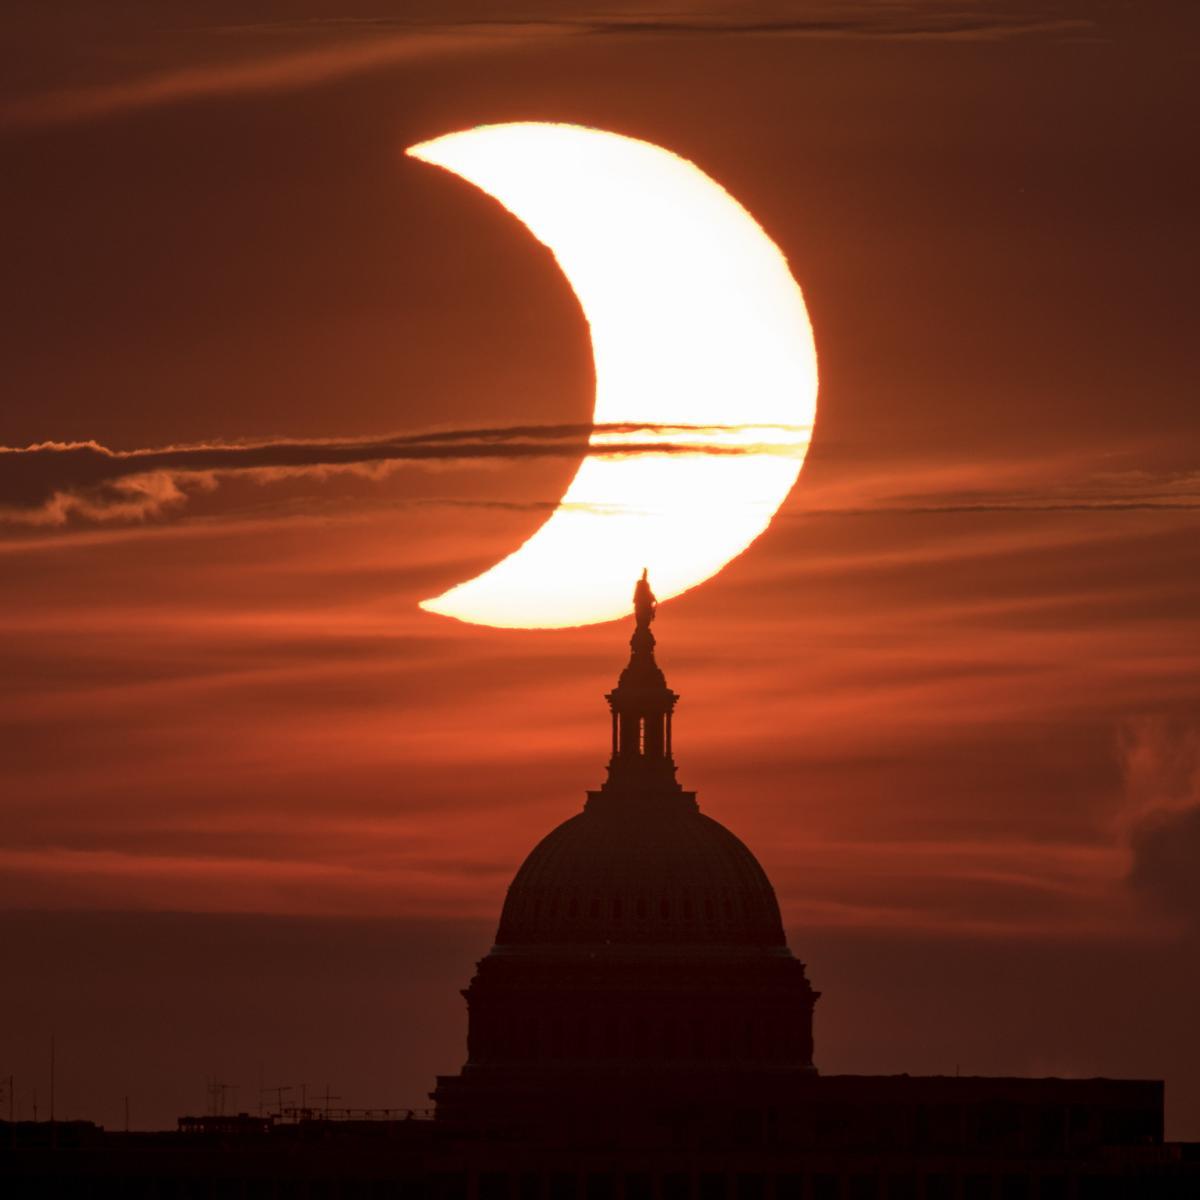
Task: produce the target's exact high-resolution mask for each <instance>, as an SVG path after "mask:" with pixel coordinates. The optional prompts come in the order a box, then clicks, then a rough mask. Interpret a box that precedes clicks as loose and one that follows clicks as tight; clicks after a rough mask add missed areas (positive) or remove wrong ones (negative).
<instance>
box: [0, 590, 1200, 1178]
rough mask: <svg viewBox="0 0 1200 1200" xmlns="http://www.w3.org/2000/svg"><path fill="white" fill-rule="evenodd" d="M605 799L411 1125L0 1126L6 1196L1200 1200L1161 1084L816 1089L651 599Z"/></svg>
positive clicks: (1197, 1165) (388, 1120)
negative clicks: (705, 783) (688, 722)
mask: <svg viewBox="0 0 1200 1200" xmlns="http://www.w3.org/2000/svg"><path fill="white" fill-rule="evenodd" d="M634 599H635V613H636V623H635V629H634V633H633V637H632V639H631V641H630V646H631V654H630V659H629V663H628V665H627V666H626V667H625V669H624V670H623V671H622V672H621V676H620V678H619V680H618V681H617V685H616V687H614V688H613V690H612V691H611V692H610V693H609V694H608V696H607V699H608V703H609V708H610V710H611V719H612V733H611V739H612V740H611V756H610V759H609V765H608V777H607V779H606V780H605V782H604V783H603V785H602V786H601V787H600V788H599V789H598V790H597V791H593V792H589V793H588V796H587V802H586V804H585V805H584V807H583V811H582V812H580V813H578V814H576V815H575V816H573V817H571V818H570V819H569V820H567V821H566V822H564V823H563V824H562V825H560V826H559V827H558V828H557V829H555V830H553V831H552V832H551V833H550V834H548V835H547V836H546V837H545V838H544V839H543V840H542V841H541V842H540V843H538V845H537V846H536V847H534V849H533V851H532V852H531V853H530V855H529V857H528V858H527V859H526V860H525V862H524V864H523V865H522V866H521V868H520V870H519V871H518V872H517V874H516V877H515V878H514V880H513V882H512V885H511V887H510V888H509V891H508V896H507V898H506V900H505V903H504V909H503V911H502V913H501V916H500V924H499V928H498V930H497V934H496V943H495V945H494V946H493V947H492V949H491V951H490V952H489V953H488V954H487V956H486V957H485V958H483V960H482V961H481V962H480V963H479V964H478V968H477V971H476V974H475V977H474V978H473V979H472V980H471V982H470V984H469V986H468V987H467V988H466V990H465V992H464V993H463V994H464V996H465V997H466V1000H467V1005H468V1017H469V1032H468V1041H467V1061H466V1063H465V1065H464V1066H463V1068H462V1070H461V1072H460V1073H459V1074H458V1075H453V1076H442V1077H440V1078H439V1079H438V1081H437V1086H436V1089H435V1090H434V1092H433V1093H432V1097H433V1099H434V1101H435V1105H436V1110H435V1116H434V1119H432V1120H430V1119H423V1118H424V1116H425V1114H416V1113H412V1114H405V1115H404V1116H403V1117H401V1116H399V1115H398V1114H395V1113H391V1112H382V1111H376V1112H374V1113H371V1112H363V1111H362V1110H349V1109H347V1110H341V1111H340V1113H338V1114H337V1115H336V1116H334V1115H331V1114H330V1113H329V1112H321V1111H318V1110H310V1109H301V1110H288V1111H286V1112H284V1113H280V1114H275V1115H274V1116H271V1117H268V1118H266V1119H263V1118H256V1117H250V1116H247V1115H246V1114H244V1113H243V1114H237V1115H236V1116H215V1117H183V1118H181V1119H180V1123H179V1129H178V1130H177V1131H174V1132H164V1133H157V1134H106V1133H105V1132H104V1131H103V1130H100V1129H98V1128H97V1127H96V1126H93V1125H89V1124H87V1123H86V1122H75V1123H72V1124H70V1125H60V1126H59V1127H58V1128H57V1129H56V1130H51V1129H50V1128H49V1127H48V1123H46V1122H42V1123H39V1124H33V1123H27V1124H24V1125H19V1126H16V1127H12V1126H7V1127H6V1126H4V1125H3V1123H0V1195H3V1196H4V1197H5V1198H6V1200H7V1197H8V1196H10V1195H11V1196H14V1197H22V1196H31V1197H32V1196H37V1197H47V1196H57V1195H69V1196H86V1195H90V1196H105V1197H110V1196H112V1197H117V1196H119V1197H125V1196H131V1197H132V1196H136V1197H144V1198H146V1200H159V1198H165V1197H171V1198H175V1197H181V1196H188V1197H204V1198H205V1200H208V1198H210V1197H216V1196H222V1197H224V1196H231V1197H238V1198H240V1200H245V1198H248V1197H264V1198H265V1197H271V1198H273V1200H274V1198H279V1197H285V1196H287V1197H296V1198H297V1200H301V1198H305V1200H307V1198H310V1197H317V1196H320V1197H328V1198H329V1200H335V1198H336V1200H348V1198H350V1197H355V1198H359V1200H366V1198H367V1197H372V1198H375V1197H393V1198H395V1200H1141V1198H1143V1197H1145V1198H1152V1197H1179V1198H1181V1200H1182V1198H1183V1197H1188V1198H1191V1200H1195V1198H1196V1197H1197V1196H1200V1147H1196V1146H1191V1145H1181V1144H1174V1145H1171V1144H1165V1143H1164V1142H1163V1086H1162V1084H1161V1082H1158V1081H1153V1080H1110V1079H1019V1078H977V1077H968V1078H958V1077H945V1076H932V1077H919V1076H918V1077H910V1076H908V1075H899V1076H837V1075H834V1076H826V1075H820V1074H819V1073H818V1072H817V1071H816V1069H815V1068H814V1066H813V1035H812V1018H813V1006H814V1004H815V1002H816V1000H817V998H818V993H817V992H815V991H814V990H813V988H812V986H811V985H810V983H809V981H808V979H807V976H806V973H805V968H804V964H803V963H801V962H799V961H798V960H797V959H796V958H794V957H793V956H792V954H791V951H790V950H789V949H788V946H787V942H786V939H785V937H784V932H783V925H782V922H781V920H780V915H779V906H778V903H777V901H776V898H775V893H774V890H773V889H772V887H771V884H770V881H769V880H768V879H767V877H766V874H765V873H764V872H763V869H762V867H761V866H760V865H759V863H758V861H757V859H756V858H755V857H754V855H753V854H752V853H751V852H750V851H749V850H748V849H747V848H746V846H745V845H743V843H742V842H740V841H739V840H738V839H737V838H736V837H735V836H734V835H733V834H732V833H730V832H729V831H728V830H727V829H725V828H724V827H723V826H722V825H720V824H718V823H717V822H716V821H714V820H712V819H711V818H709V817H706V816H704V814H703V813H701V812H700V810H699V807H698V806H697V804H696V798H695V794H694V793H692V792H687V791H684V790H683V789H682V787H681V786H680V785H679V783H678V782H677V780H676V777H675V775H676V769H675V761H674V749H673V738H672V717H673V714H674V709H675V704H676V701H677V700H678V696H677V695H676V694H675V693H674V692H673V691H671V689H670V688H669V687H668V686H667V682H666V679H665V678H664V676H663V673H662V671H661V669H660V668H659V666H658V664H657V662H656V661H655V657H654V648H655V639H654V635H653V634H652V633H651V631H650V625H651V622H652V621H653V620H654V616H655V611H656V605H655V601H654V596H653V593H652V592H651V590H650V585H649V582H648V581H647V580H646V578H645V576H643V578H642V580H640V581H639V583H638V585H637V590H636V592H635V597H634Z"/></svg>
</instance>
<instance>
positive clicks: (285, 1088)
mask: <svg viewBox="0 0 1200 1200" xmlns="http://www.w3.org/2000/svg"><path fill="white" fill-rule="evenodd" d="M259 1090H260V1093H263V1092H270V1093H271V1094H273V1095H274V1096H275V1112H276V1113H282V1112H283V1093H284V1092H290V1091H291V1090H292V1085H291V1084H290V1083H285V1084H283V1085H281V1086H280V1087H269V1088H260V1089H259Z"/></svg>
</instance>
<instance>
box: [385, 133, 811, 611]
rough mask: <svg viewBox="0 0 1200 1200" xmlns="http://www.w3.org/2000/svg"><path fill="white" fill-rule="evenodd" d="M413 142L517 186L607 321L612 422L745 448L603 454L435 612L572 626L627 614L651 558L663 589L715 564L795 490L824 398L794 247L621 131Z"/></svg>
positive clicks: (605, 415) (701, 577)
mask: <svg viewBox="0 0 1200 1200" xmlns="http://www.w3.org/2000/svg"><path fill="white" fill-rule="evenodd" d="M406 153H407V154H408V155H410V156H411V157H413V158H417V159H420V160H421V161H423V162H427V163H430V164H433V165H435V166H440V167H443V168H444V169H446V170H447V171H450V172H452V173H453V174H456V175H458V176H460V177H461V178H463V179H465V180H466V181H467V182H469V183H472V184H474V185H475V186H476V187H478V188H480V189H481V190H482V191H484V192H485V193H487V194H488V195H490V196H492V197H493V198H494V199H496V200H498V201H499V202H500V203H501V204H502V205H503V206H504V207H505V208H506V209H508V211H509V212H511V213H512V214H513V215H514V216H515V217H516V218H517V219H518V220H519V221H521V223H522V224H524V225H525V226H526V228H528V229H529V231H530V232H531V233H532V234H533V235H534V236H535V237H536V238H537V239H538V240H539V241H541V242H542V243H543V244H544V245H546V246H547V247H548V248H549V249H550V251H551V252H552V253H553V255H554V257H555V259H556V260H557V261H558V264H559V266H560V268H561V269H562V271H563V274H564V275H565V276H566V278H567V280H568V282H569V283H570V285H571V287H572V289H573V290H574V292H575V294H576V296H577V297H578V299H579V303H580V306H581V308H582V309H583V313H584V316H585V318H586V320H587V322H588V326H589V330H590V333H591V341H592V353H593V360H594V363H595V370H596V405H595V415H594V422H595V423H596V424H597V425H601V424H617V423H632V424H642V425H663V426H676V427H683V428H686V429H687V432H686V433H685V434H676V435H675V437H676V439H677V441H678V442H679V443H681V444H683V445H684V446H691V447H701V448H703V447H712V448H714V449H720V448H722V447H726V448H729V447H731V446H737V447H739V448H743V449H744V452H739V453H736V454H728V453H725V454H705V453H702V452H701V453H695V452H693V453H688V452H687V451H686V450H683V449H681V450H679V451H674V452H672V453H663V454H639V455H634V456H629V457H625V458H620V457H587V458H585V459H584V460H583V462H582V463H581V464H580V467H579V470H578V471H577V473H576V475H575V477H574V479H573V480H572V482H571V484H570V486H569V487H568V489H567V491H566V493H565V494H564V496H563V498H562V501H561V505H560V507H559V508H558V509H557V510H556V511H555V512H554V513H553V514H552V515H551V516H550V518H549V519H548V520H547V521H546V522H545V524H543V525H542V526H541V528H540V529H538V530H537V531H536V532H535V533H534V534H533V535H532V536H531V537H530V538H529V539H528V540H527V541H526V542H525V543H524V544H523V545H522V546H520V547H519V548H518V549H517V550H515V551H513V553H511V554H510V555H508V556H507V557H506V558H505V559H503V560H502V561H501V562H499V563H497V564H496V565H495V566H494V567H492V568H490V569H489V570H487V571H485V572H484V573H483V574H481V575H479V576H476V577H475V578H474V579H470V580H467V581H466V582H464V583H461V584H458V585H457V586H455V587H453V588H450V589H449V590H448V591H446V592H444V593H443V594H442V595H440V596H437V597H435V598H433V599H430V600H424V601H422V602H421V607H422V608H424V609H426V610H427V611H429V612H435V613H440V614H442V615H445V616H450V617H455V618H457V619H458V620H462V621H467V622H471V623H474V624H483V625H492V626H497V627H501V628H524V629H532V628H565V627H568V626H577V625H589V624H595V623H597V622H601V621H610V620H615V619H618V618H621V617H624V616H626V615H627V614H628V613H629V612H630V610H631V607H632V605H631V591H632V586H631V585H632V581H633V580H634V578H635V577H636V575H637V574H639V573H640V571H641V569H642V567H643V566H648V567H649V568H650V570H651V577H652V580H653V583H654V587H655V590H656V592H657V593H658V595H659V597H660V599H664V600H665V599H669V598H670V597H672V596H677V595H679V594H680V593H681V592H684V591H686V590H687V589H689V588H692V587H695V586H696V585H697V584H700V583H703V582H704V581H705V580H706V579H709V578H711V577H712V576H713V575H715V574H716V573H717V572H718V571H720V570H721V569H722V568H723V567H724V566H725V565H726V563H728V562H729V561H730V560H731V559H733V558H734V557H736V556H737V555H738V554H740V553H741V552H742V551H743V550H745V549H746V547H747V546H749V545H750V543H751V542H753V541H754V539H755V538H756V537H758V535H759V534H760V533H762V532H763V530H765V529H766V527H767V526H768V524H769V523H770V521H771V518H772V517H773V516H774V515H775V513H776V512H777V511H778V509H779V506H780V505H781V504H782V503H783V501H784V500H785V499H786V497H787V494H788V492H789V491H790V490H791V488H792V486H793V484H794V483H795V481H796V478H797V476H798V475H799V472H800V468H801V466H802V465H803V460H804V456H805V453H806V451H807V447H808V439H809V432H810V431H811V428H812V423H813V419H814V417H815V413H816V396H817V361H816V349H815V346H814V344H813V337H812V328H811V325H810V323H809V319H808V313H807V310H806V309H805V306H804V300H803V296H802V295H801V292H800V288H799V286H798V285H797V284H796V281H795V280H794V279H793V277H792V275H791V272H790V270H789V269H788V265H787V260H786V259H785V258H784V256H783V254H782V252H781V251H780V250H779V248H778V247H777V246H776V245H775V244H774V242H772V241H771V239H770V238H769V237H768V236H767V235H766V233H765V232H764V231H763V229H762V228H761V226H759V225H758V223H757V222H756V221H755V220H754V218H753V217H752V216H751V215H750V214H749V213H748V212H747V211H746V210H745V209H744V208H743V207H742V206H741V205H740V204H738V202H737V201H736V200H734V199H733V197H732V196H730V195H729V193H728V192H726V191H725V190H724V188H722V187H721V186H720V185H719V184H717V183H716V182H715V181H714V180H712V179H711V178H709V176H707V175H705V174H704V173H703V172H702V171H701V170H700V169H699V168H698V167H696V166H695V165H693V164H692V163H690V162H688V161H687V160H686V159H683V158H680V157H679V156H678V155H675V154H673V153H671V152H670V151H668V150H664V149H663V148H661V147H659V146H655V145H652V144H651V143H649V142H643V141H638V140H636V139H634V138H628V137H624V136H622V135H619V134H614V133H608V132H605V131H603V130H597V129H588V128H584V127H582V126H574V125H555V124H543V123H522V124H510V125H490V126H480V127H478V128H476V129H470V130H465V131H463V132H460V133H451V134H447V135H445V136H443V137H439V138H436V139H433V140H431V141H428V142H422V143H421V144H419V145H416V146H412V147H410V148H409V149H408V150H407V151H406ZM772 430H775V431H777V432H776V433H774V434H772V432H771V431H772ZM797 431H799V432H797ZM590 440H591V443H592V445H593V446H596V447H606V448H614V449H615V448H617V447H619V445H620V444H621V443H622V442H623V441H624V442H639V441H640V442H645V441H655V442H661V441H663V440H666V439H663V438H660V437H654V436H653V435H647V434H645V433H641V434H639V433H629V434H616V433H612V432H602V431H599V430H597V431H594V432H593V434H592V436H591V439H590Z"/></svg>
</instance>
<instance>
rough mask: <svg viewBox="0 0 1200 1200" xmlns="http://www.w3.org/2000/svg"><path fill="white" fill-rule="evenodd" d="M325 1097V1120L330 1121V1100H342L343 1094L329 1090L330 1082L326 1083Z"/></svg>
mask: <svg viewBox="0 0 1200 1200" xmlns="http://www.w3.org/2000/svg"><path fill="white" fill-rule="evenodd" d="M323 1099H324V1101H325V1108H324V1110H323V1111H324V1114H325V1120H327V1121H328V1120H329V1102H330V1100H340V1099H341V1096H335V1095H333V1094H332V1093H331V1092H330V1090H329V1084H326V1085H325V1094H324V1096H323Z"/></svg>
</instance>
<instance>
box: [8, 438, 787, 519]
mask: <svg viewBox="0 0 1200 1200" xmlns="http://www.w3.org/2000/svg"><path fill="white" fill-rule="evenodd" d="M755 430H758V431H760V432H761V433H762V440H761V441H758V440H751V441H747V440H746V439H745V436H744V435H745V433H747V432H750V433H751V434H753V433H754V431H755ZM732 432H736V433H737V434H738V435H739V439H738V441H737V442H736V443H733V442H731V441H729V440H728V438H727V437H726V436H725V435H728V434H730V433H732ZM781 435H782V436H783V438H784V439H785V440H780V437H781ZM723 438H724V440H722V439H723ZM807 441H808V431H807V430H801V429H799V428H796V429H785V428H784V427H775V426H773V427H770V429H769V430H768V428H767V427H763V426H738V427H736V429H735V427H732V426H719V427H718V426H684V425H670V426H668V425H649V424H647V425H641V424H608V425H514V426H506V427H501V428H491V429H461V430H444V431H441V432H432V433H422V434H410V435H402V436H397V437H390V438H380V439H358V440H333V439H330V440H314V441H301V440H289V439H281V440H275V441H264V442H253V443H246V444H227V443H219V442H214V443H206V444H202V445H194V446H168V447H164V448H159V449H141V450H124V451H119V450H111V449H109V448H108V447H107V446H103V445H101V444H100V443H99V442H94V441H89V442H42V443H39V444H36V445H32V446H26V447H20V448H18V447H0V520H7V521H8V522H9V523H15V524H24V525H62V524H64V523H66V522H67V520H68V519H70V518H71V517H76V518H79V519H81V520H85V521H114V520H115V521H125V520H140V519H144V518H146V517H152V516H159V515H162V514H163V513H165V512H168V511H169V510H171V509H173V508H177V507H178V506H180V505H182V504H183V503H185V502H186V500H187V498H188V495H189V493H192V492H196V491H205V490H212V489H213V488H214V487H216V486H217V483H218V482H219V480H220V479H222V478H223V477H227V476H231V475H242V476H245V477H248V478H250V479H252V480H254V481H256V482H259V483H270V482H275V481H278V480H281V479H291V478H296V477H299V476H307V477H309V478H314V479H320V478H323V477H326V476H329V475H331V474H338V473H342V474H345V473H352V474H358V475H366V476H371V477H375V476H379V475H381V474H385V473H387V472H388V471H391V470H394V469H395V468H397V467H398V466H400V465H402V464H405V463H408V464H417V463H435V462H443V463H444V462H453V461H480V460H489V459H492V460H495V459H507V460H514V459H527V458H583V457H587V456H602V457H610V458H611V457H625V456H630V455H642V454H669V455H681V454H706V455H720V454H779V453H783V454H794V453H797V452H799V451H800V450H802V448H803V447H804V446H805V445H806V444H807Z"/></svg>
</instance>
